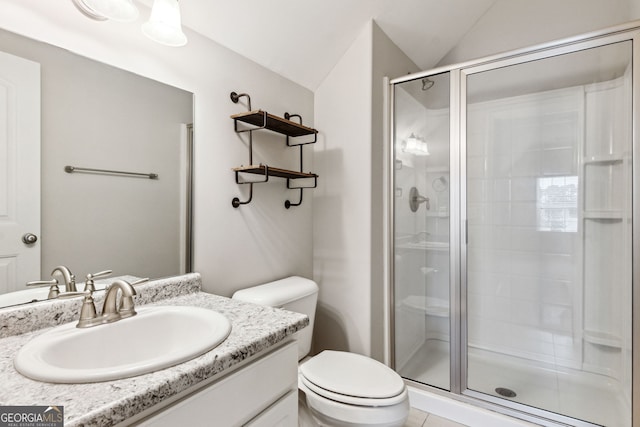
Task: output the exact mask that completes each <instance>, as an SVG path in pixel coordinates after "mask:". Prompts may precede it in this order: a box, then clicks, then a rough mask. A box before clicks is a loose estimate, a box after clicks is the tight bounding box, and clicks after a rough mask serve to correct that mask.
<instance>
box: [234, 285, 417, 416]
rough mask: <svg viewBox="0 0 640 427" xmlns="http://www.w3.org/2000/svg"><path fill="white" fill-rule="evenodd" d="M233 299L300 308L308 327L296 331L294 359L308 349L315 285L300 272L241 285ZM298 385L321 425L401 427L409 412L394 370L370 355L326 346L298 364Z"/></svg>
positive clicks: (315, 300) (313, 316)
mask: <svg viewBox="0 0 640 427" xmlns="http://www.w3.org/2000/svg"><path fill="white" fill-rule="evenodd" d="M233 298H234V299H238V300H242V301H247V302H252V303H254V304H260V305H265V306H270V307H278V308H284V309H286V310H290V311H295V312H297V313H303V314H306V315H307V316H309V326H307V327H306V328H304V329H303V330H302V331H299V332H297V333H296V338H297V339H298V360H302V359H303V358H304V357H305V356H307V355H308V354H309V351H310V350H311V336H312V334H313V323H314V318H315V312H316V302H317V300H318V285H316V283H315V282H314V281H312V280H309V279H305V278H303V277H297V276H293V277H287V278H286V279H282V280H278V281H275V282H271V283H267V284H264V285H259V286H254V287H251V288H247V289H243V290H240V291H238V292H236V293H235V294H234V295H233ZM298 388H299V389H300V390H301V391H302V392H304V394H305V397H306V404H307V407H308V408H309V409H310V410H311V412H312V414H313V416H314V418H315V419H316V420H317V421H318V422H319V423H320V424H321V425H327V426H337V427H342V426H344V427H347V426H348V427H357V426H361V427H365V426H376V427H401V426H402V425H404V423H405V421H406V420H407V418H408V416H409V395H408V392H407V388H406V386H405V384H404V381H403V380H402V378H401V377H400V375H398V374H397V373H396V372H394V371H393V370H392V369H390V368H389V367H387V366H385V365H384V364H382V363H380V362H378V361H376V360H373V359H371V358H369V357H366V356H362V355H359V354H355V353H347V352H342V351H331V350H325V351H323V352H322V353H320V354H318V355H317V356H314V357H311V358H307V359H305V360H304V361H302V363H301V364H300V365H299V368H298Z"/></svg>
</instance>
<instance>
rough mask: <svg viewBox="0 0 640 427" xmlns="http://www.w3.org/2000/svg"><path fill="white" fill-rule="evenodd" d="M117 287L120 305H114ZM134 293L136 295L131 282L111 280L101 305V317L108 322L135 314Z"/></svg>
mask: <svg viewBox="0 0 640 427" xmlns="http://www.w3.org/2000/svg"><path fill="white" fill-rule="evenodd" d="M147 280H148V279H147ZM134 283H138V282H134ZM118 289H120V291H121V292H122V298H121V301H120V307H116V297H117V294H118ZM134 295H136V290H135V289H134V288H133V286H132V284H131V283H129V282H127V281H125V280H116V281H115V282H113V283H112V284H111V286H109V289H107V293H106V294H105V296H104V306H103V307H102V317H103V318H104V322H105V323H110V322H115V321H116V320H120V319H125V318H127V317H131V316H135V315H136V310H135V309H134V307H133V296H134Z"/></svg>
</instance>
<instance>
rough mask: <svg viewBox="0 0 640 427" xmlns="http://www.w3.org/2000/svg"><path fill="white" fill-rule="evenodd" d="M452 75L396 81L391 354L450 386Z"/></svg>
mask: <svg viewBox="0 0 640 427" xmlns="http://www.w3.org/2000/svg"><path fill="white" fill-rule="evenodd" d="M449 93H450V74H449V73H443V74H436V75H432V76H429V77H424V78H420V79H416V80H412V81H408V82H405V83H402V84H399V85H396V86H395V91H394V104H395V105H394V108H395V111H396V114H395V116H394V117H395V122H394V164H395V167H394V185H395V202H394V240H395V242H394V256H395V262H394V275H395V278H394V279H395V286H394V295H393V298H394V337H395V339H394V342H395V347H394V350H395V352H394V360H395V367H396V370H397V371H398V372H399V373H400V375H402V376H403V377H405V378H410V379H413V380H414V381H418V382H421V383H424V384H428V385H431V386H435V387H439V388H442V389H445V390H449V389H450V326H449V325H450V317H449V300H450V298H449V259H450V251H449V229H450V225H451V224H450V220H449V211H450V207H449V186H450V172H449V150H450V135H449V129H450V111H449V110H450V108H449V98H450V96H449Z"/></svg>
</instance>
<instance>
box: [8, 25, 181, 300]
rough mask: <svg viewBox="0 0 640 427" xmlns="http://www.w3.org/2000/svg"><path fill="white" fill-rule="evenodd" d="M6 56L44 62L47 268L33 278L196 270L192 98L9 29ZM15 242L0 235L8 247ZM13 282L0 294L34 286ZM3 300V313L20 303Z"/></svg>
mask: <svg viewBox="0 0 640 427" xmlns="http://www.w3.org/2000/svg"><path fill="white" fill-rule="evenodd" d="M0 51H2V52H6V53H8V54H10V55H14V56H16V57H20V58H24V59H26V60H29V61H33V62H36V63H38V64H40V105H41V108H40V117H41V120H40V128H41V132H40V133H41V136H40V153H39V155H40V164H41V167H40V174H41V175H40V182H41V190H40V191H41V192H40V198H39V199H40V212H41V218H40V225H39V228H40V232H39V234H38V235H37V238H38V239H37V241H36V242H35V243H32V244H30V245H28V246H29V248H30V249H29V250H33V251H39V253H40V262H39V263H38V264H39V265H40V271H28V272H27V276H26V277H28V278H27V279H26V280H28V281H30V280H49V279H51V276H50V273H51V272H52V270H53V269H54V268H55V267H56V266H58V265H65V266H67V267H68V268H69V269H70V270H71V271H72V272H73V273H74V274H75V276H76V280H77V281H78V282H82V281H84V278H85V276H86V275H87V274H88V273H96V272H99V271H102V270H107V269H108V270H113V276H124V275H131V276H137V277H151V278H159V277H166V276H172V275H177V274H183V273H186V272H189V271H191V261H190V252H191V232H190V222H191V221H190V219H191V212H190V205H191V201H190V199H191V167H190V165H191V153H192V135H193V127H192V124H193V94H192V93H190V92H186V91H184V90H181V89H178V88H175V87H171V86H168V85H166V84H163V83H160V82H157V81H153V80H150V79H148V78H145V77H142V76H139V75H136V74H133V73H130V72H128V71H124V70H121V69H118V68H115V67H112V66H109V65H105V64H102V63H100V62H97V61H94V60H91V59H87V58H85V57H82V56H79V55H76V54H74V53H71V52H69V51H66V50H64V49H61V48H58V47H56V46H52V45H49V44H46V43H42V42H39V41H35V40H32V39H29V38H26V37H23V36H20V35H17V34H14V33H10V32H7V31H4V30H0ZM0 79H1V76H0ZM0 146H1V144H0ZM0 148H1V147H0ZM0 154H1V153H0ZM69 166H71V167H72V168H74V171H73V173H69V172H67V171H68V170H70V168H68V167H69ZM65 167H66V168H67V171H65ZM84 168H86V169H99V170H105V171H110V172H96V171H83V170H80V169H84ZM114 172H134V173H143V174H156V175H157V177H155V179H149V177H148V176H144V175H140V176H138V175H129V174H122V173H114ZM152 177H153V176H152ZM18 179H19V178H18ZM34 191H37V189H34ZM17 197H20V194H18V196H17ZM0 198H1V197H0ZM0 205H1V203H0ZM0 207H1V206H0ZM0 214H1V212H0ZM1 216H2V215H0V217H1ZM0 221H2V218H0ZM28 231H29V230H24V231H21V233H25V232H28ZM34 234H36V233H34ZM20 235H22V234H20ZM8 238H9V237H7V234H3V233H2V232H0V242H1V240H2V239H8ZM21 244H23V245H27V244H26V243H22V242H21ZM2 258H3V254H2V253H0V261H1V260H2ZM14 264H17V263H14ZM36 265H37V264H36ZM2 267H3V265H2V264H1V263H0V274H1V273H2V270H3V268H2ZM18 267H19V266H18ZM18 267H16V266H14V267H11V268H14V269H15V268H18ZM11 268H5V270H6V271H10V270H11ZM31 270H37V268H32V269H31ZM5 277H11V274H5ZM15 277H19V276H17V275H16V276H15ZM5 282H7V283H10V282H17V283H13V287H12V286H5V289H0V294H6V293H8V292H14V291H18V292H23V291H24V290H25V289H26V287H25V283H24V282H25V280H13V281H11V280H5ZM10 284H11V283H10ZM45 289H46V288H45ZM80 289H82V288H81V287H80ZM44 295H45V296H44V298H46V292H45V293H44ZM3 296H6V295H0V306H6V305H11V304H15V303H16V302H15V301H12V302H9V303H3V302H2V297H3ZM36 299H37V298H36ZM31 300H32V299H31V298H29V299H27V300H26V301H24V302H27V301H31Z"/></svg>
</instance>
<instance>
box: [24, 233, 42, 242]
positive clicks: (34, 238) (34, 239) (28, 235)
mask: <svg viewBox="0 0 640 427" xmlns="http://www.w3.org/2000/svg"><path fill="white" fill-rule="evenodd" d="M22 241H23V242H24V243H25V244H26V245H33V244H34V243H35V242H37V241H38V236H36V235H35V234H33V233H26V234H25V235H24V236H22Z"/></svg>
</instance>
